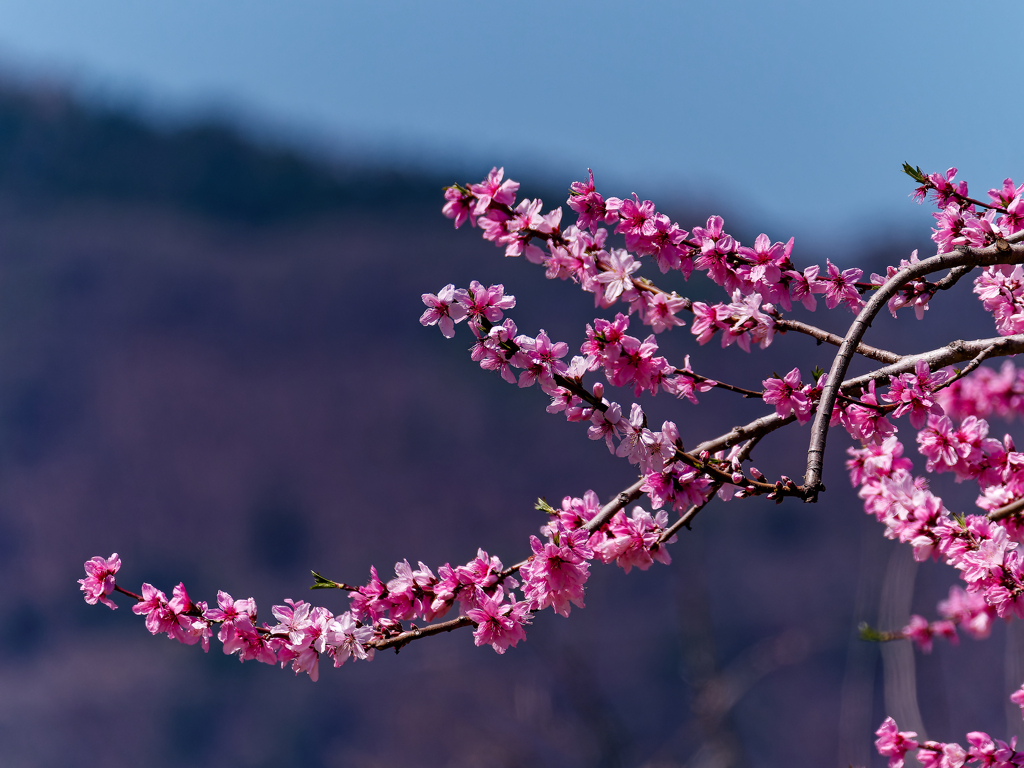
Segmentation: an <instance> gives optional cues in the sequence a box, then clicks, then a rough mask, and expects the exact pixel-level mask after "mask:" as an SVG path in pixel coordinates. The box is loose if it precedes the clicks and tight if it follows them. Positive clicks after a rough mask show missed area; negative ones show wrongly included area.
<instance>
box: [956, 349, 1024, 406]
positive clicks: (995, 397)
mask: <svg viewBox="0 0 1024 768" xmlns="http://www.w3.org/2000/svg"><path fill="white" fill-rule="evenodd" d="M938 402H939V405H940V406H942V410H943V411H944V412H945V413H946V415H947V416H949V417H950V418H951V419H964V418H966V417H968V416H978V417H980V418H984V417H986V416H990V415H993V414H994V415H996V416H998V417H1000V418H1002V419H1008V420H1009V419H1013V418H1014V417H1015V416H1016V415H1017V414H1019V413H1024V370H1018V369H1017V367H1016V366H1015V365H1014V364H1013V363H1012V362H1010V361H1009V360H1005V361H1003V364H1002V365H1001V366H1000V368H999V370H998V371H997V370H995V369H993V368H987V367H981V368H978V369H977V370H976V371H975V372H974V373H972V374H971V375H970V376H965V377H964V378H962V379H957V380H956V381H954V382H953V383H952V384H950V385H949V386H948V387H946V388H945V389H943V390H942V391H941V392H940V393H939V396H938Z"/></svg>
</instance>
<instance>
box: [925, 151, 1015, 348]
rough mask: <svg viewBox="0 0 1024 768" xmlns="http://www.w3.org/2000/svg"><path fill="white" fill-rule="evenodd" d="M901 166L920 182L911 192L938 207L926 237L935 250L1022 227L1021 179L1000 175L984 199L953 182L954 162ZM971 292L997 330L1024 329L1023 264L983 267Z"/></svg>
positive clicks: (992, 239)
mask: <svg viewBox="0 0 1024 768" xmlns="http://www.w3.org/2000/svg"><path fill="white" fill-rule="evenodd" d="M905 170H906V171H907V173H908V174H910V175H911V176H912V177H913V178H915V179H916V180H917V181H918V182H919V183H920V185H921V186H919V187H918V188H917V189H916V190H915V191H914V194H913V196H914V198H915V199H916V200H917V201H918V202H923V201H924V200H925V199H926V198H927V197H929V196H930V197H931V198H932V199H933V201H934V202H935V204H936V206H937V207H938V209H939V210H938V212H936V213H934V214H932V215H933V216H934V217H935V220H936V223H937V224H936V226H935V228H933V229H932V240H934V241H935V243H936V244H937V245H938V251H939V253H943V252H947V251H952V250H954V249H956V248H961V247H965V246H967V247H973V248H981V247H984V246H986V245H992V244H993V243H998V242H999V241H1001V240H1005V238H1007V237H1010V236H1011V235H1014V234H1016V233H1018V232H1020V231H1022V230H1024V184H1021V185H1019V186H1015V185H1014V183H1013V179H1005V180H1004V181H1003V185H1002V186H1001V187H999V188H997V189H990V190H989V191H988V197H989V202H987V203H986V202H983V201H981V200H974V199H972V198H971V197H969V196H968V191H967V182H966V181H957V182H954V178H955V177H956V168H950V169H949V170H947V171H946V173H945V174H941V173H931V174H923V173H921V171H920V170H919V169H914V168H910V167H909V166H906V167H905ZM974 292H975V293H976V294H977V295H978V298H979V299H981V301H982V303H983V304H984V306H985V309H986V310H988V311H989V312H991V313H992V316H993V317H994V318H995V320H996V328H997V329H998V330H999V333H1001V334H1002V335H1004V336H1009V335H1010V334H1014V333H1021V332H1022V331H1024V270H1022V269H1021V267H1020V266H1019V265H1017V266H1014V265H1011V264H1003V265H996V266H991V267H987V268H986V269H985V270H984V271H983V272H982V273H981V274H980V275H979V276H978V277H977V278H975V280H974Z"/></svg>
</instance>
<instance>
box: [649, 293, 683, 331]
mask: <svg viewBox="0 0 1024 768" xmlns="http://www.w3.org/2000/svg"><path fill="white" fill-rule="evenodd" d="M643 302H644V307H643V309H642V310H641V311H642V317H643V321H644V322H645V323H646V324H647V325H650V326H651V330H653V331H654V332H655V333H661V332H662V331H671V330H672V327H673V326H676V325H686V323H685V322H683V321H682V320H680V319H679V318H678V317H676V313H678V312H679V311H680V310H682V309H685V308H686V305H687V300H686V299H684V298H682V297H681V296H679V295H678V294H676V293H675V291H673V292H672V293H671V294H667V293H644V294H643Z"/></svg>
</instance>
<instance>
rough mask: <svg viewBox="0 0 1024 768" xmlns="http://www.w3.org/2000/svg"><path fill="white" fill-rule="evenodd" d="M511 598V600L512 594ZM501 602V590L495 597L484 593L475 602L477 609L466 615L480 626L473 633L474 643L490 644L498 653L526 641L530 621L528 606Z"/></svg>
mask: <svg viewBox="0 0 1024 768" xmlns="http://www.w3.org/2000/svg"><path fill="white" fill-rule="evenodd" d="M509 597H510V599H511V595H510V596H509ZM502 599H503V595H502V590H501V588H500V587H499V588H498V589H497V591H496V592H495V594H494V595H493V596H490V595H483V594H481V595H480V596H479V597H478V598H477V601H476V603H477V607H476V608H471V609H470V610H468V611H466V616H467V617H469V618H470V619H471V620H472V621H474V622H476V625H477V627H476V629H475V630H474V631H473V642H474V643H476V644H477V645H490V646H491V647H492V648H493V649H494V650H495V651H497V652H498V653H505V651H506V650H507V649H508V647H509V646H512V647H513V648H515V647H516V644H517V643H519V641H520V640H525V639H526V630H525V629H523V627H525V626H526V625H527V624H529V623H530V622H531V617H530V609H529V605H528V603H526V602H505V603H503V602H502Z"/></svg>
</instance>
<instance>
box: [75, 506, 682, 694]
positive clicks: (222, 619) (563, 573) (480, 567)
mask: <svg viewBox="0 0 1024 768" xmlns="http://www.w3.org/2000/svg"><path fill="white" fill-rule="evenodd" d="M548 509H549V512H550V513H551V520H550V521H549V522H548V523H547V524H546V525H544V526H543V527H542V528H541V533H542V535H544V536H545V537H546V541H541V540H540V539H538V538H537V537H536V536H531V537H530V545H531V548H532V550H533V554H532V555H531V556H530V557H529V558H528V559H527V560H525V561H524V562H523V563H520V564H519V565H517V566H513V567H512V568H508V569H506V568H504V566H503V565H502V563H501V560H500V559H498V558H497V557H494V556H491V555H488V553H487V552H485V551H484V550H482V549H481V550H479V551H478V552H477V555H476V557H475V558H474V559H472V560H470V561H469V562H468V563H466V564H465V565H459V566H455V567H453V566H452V565H451V564H450V563H445V564H444V565H442V566H441V567H440V568H438V569H437V575H435V574H434V572H433V571H432V570H431V569H430V568H429V567H428V566H426V565H424V564H423V563H422V562H421V563H419V566H418V567H417V568H415V569H414V568H413V567H412V566H411V565H410V564H409V561H408V560H403V561H401V562H399V563H396V564H395V577H394V578H393V579H390V580H388V581H386V582H385V581H383V580H381V578H380V576H379V575H378V573H377V569H376V568H374V567H372V566H371V568H370V578H369V580H368V581H367V583H366V584H364V585H362V586H360V587H348V586H347V585H343V584H338V583H336V582H325V583H326V584H327V585H329V586H333V587H340V588H343V589H347V590H349V597H350V600H351V607H350V609H349V610H348V611H346V612H345V613H342V614H339V615H334V614H333V613H331V612H330V611H328V610H327V609H326V608H323V607H320V606H313V605H311V604H309V603H306V602H303V601H302V600H297V601H296V600H291V599H286V600H285V601H284V603H285V604H284V605H275V606H273V608H272V609H271V610H272V613H273V615H274V617H275V618H276V619H277V621H278V623H277V624H276V625H270V624H267V623H262V624H260V623H259V622H258V621H257V607H256V601H255V600H254V599H253V598H248V599H246V600H235V599H234V598H233V597H232V596H231V595H229V594H228V593H226V592H218V593H217V606H216V607H215V608H211V607H209V605H208V604H207V603H206V602H203V601H200V602H193V601H192V600H191V598H189V596H188V593H187V591H186V589H185V585H184V584H179V585H178V586H176V587H175V588H174V590H173V593H172V597H171V598H170V599H168V598H167V596H166V595H165V594H164V593H163V592H162V591H160V590H158V589H156V588H155V587H154V586H153V585H151V584H143V585H142V594H141V595H136V594H134V593H132V592H128V591H127V590H124V589H121V588H120V587H118V586H117V585H116V584H115V575H116V574H117V572H118V570H119V569H120V567H121V561H120V559H119V558H118V556H117V554H116V553H115V554H113V555H111V556H110V557H109V558H102V557H94V558H92V559H91V560H88V561H86V563H85V569H86V578H85V579H80V580H79V584H80V585H81V590H82V592H83V593H84V594H85V599H86V601H87V602H89V603H90V604H95V603H96V602H98V601H102V602H103V603H104V604H105V605H108V606H109V607H110V608H112V609H115V608H117V605H116V604H115V603H114V602H113V601H112V600H110V599H109V595H110V594H112V593H113V592H114V591H115V590H116V591H120V592H122V593H124V594H126V595H128V596H130V597H132V598H135V599H136V601H137V602H136V605H134V606H133V607H132V611H133V612H135V613H137V614H139V615H141V616H145V617H146V628H147V629H148V630H149V631H150V633H151V634H154V635H158V634H166V635H167V637H169V638H171V639H172V640H177V641H178V642H180V643H183V644H185V645H195V644H197V643H199V644H201V646H202V648H203V650H204V651H208V650H209V645H210V638H211V637H212V636H213V634H214V629H215V628H216V627H217V626H218V625H219V630H217V638H218V639H219V640H220V642H221V643H222V645H223V649H224V653H226V654H229V655H230V654H237V656H238V659H239V660H240V661H250V660H255V661H261V662H263V663H266V664H275V663H280V664H281V666H282V667H283V666H285V665H286V664H291V667H292V669H294V670H295V672H296V674H297V673H299V672H305V673H307V674H308V675H309V677H310V679H312V680H314V681H315V680H317V678H318V677H319V666H320V659H321V658H322V657H324V656H326V657H327V658H329V659H331V660H333V663H334V666H335V667H340V666H341V665H342V664H344V663H345V662H346V661H348V660H349V659H360V660H370V659H372V658H373V655H374V650H375V647H376V644H377V643H378V642H380V641H384V640H387V639H389V638H394V637H396V636H398V635H400V634H401V633H402V632H404V631H406V628H405V626H404V625H403V623H402V622H411V621H413V620H415V619H423V620H424V621H427V622H430V621H434V620H436V619H438V618H441V617H443V616H445V615H446V614H447V613H448V612H449V611H450V610H451V609H452V608H453V607H454V606H455V605H456V604H458V606H459V615H460V616H462V617H466V618H467V619H469V620H470V621H471V622H472V623H473V624H474V625H475V630H474V633H473V637H474V642H475V643H476V644H477V645H490V646H491V647H492V648H493V649H494V650H495V651H497V652H498V653H504V652H505V651H506V650H507V649H508V648H509V647H510V646H511V647H515V646H516V644H517V643H518V642H519V641H521V640H525V639H526V629H525V628H526V626H527V625H529V624H530V623H531V621H532V616H533V613H534V612H536V611H540V610H543V609H545V608H549V607H550V608H551V609H552V610H554V612H555V613H558V614H561V615H562V616H568V615H569V612H570V610H571V604H572V605H576V606H578V607H580V608H582V607H583V606H584V602H583V601H584V585H585V584H586V581H587V578H588V577H589V575H590V564H589V561H590V560H593V559H594V558H595V557H597V558H599V559H600V560H601V561H602V562H605V563H611V562H615V563H617V564H618V565H619V566H620V567H621V568H623V570H625V571H626V572H627V573H628V572H629V570H630V569H631V568H632V567H634V566H636V567H638V568H640V569H641V570H646V569H647V568H648V567H650V565H651V564H652V563H653V562H654V561H658V562H662V563H666V564H667V563H669V562H671V559H670V557H669V555H668V552H667V551H666V549H665V548H664V546H663V544H664V543H670V542H672V541H675V538H674V537H671V538H668V540H667V541H663V538H665V537H664V533H665V528H666V527H667V514H666V513H664V512H662V513H659V514H658V515H657V516H656V517H654V518H652V517H651V516H650V515H649V514H648V513H647V512H645V511H644V510H642V509H640V508H639V507H638V508H635V509H634V510H633V512H632V516H631V517H626V515H625V514H624V513H623V512H622V511H619V512H618V513H616V514H615V515H614V516H613V517H612V518H611V519H610V520H609V521H607V522H606V523H605V524H604V525H602V526H601V527H600V528H599V529H598V530H596V531H593V532H591V531H590V530H588V529H587V527H586V526H587V523H589V522H590V521H591V520H593V518H594V517H595V516H596V515H597V514H598V512H600V510H601V504H600V502H599V501H598V499H597V495H596V494H595V493H594V492H593V491H587V493H586V494H584V496H583V497H582V498H574V497H569V496H567V497H566V498H565V499H563V501H562V508H561V510H558V511H556V510H554V509H551V508H548ZM516 571H518V574H519V576H520V578H521V579H522V593H523V599H521V600H519V599H517V598H516V595H515V592H513V590H515V589H517V588H519V587H520V583H519V581H517V580H516V579H515V578H514V577H513V574H514V573H515V572H516Z"/></svg>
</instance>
